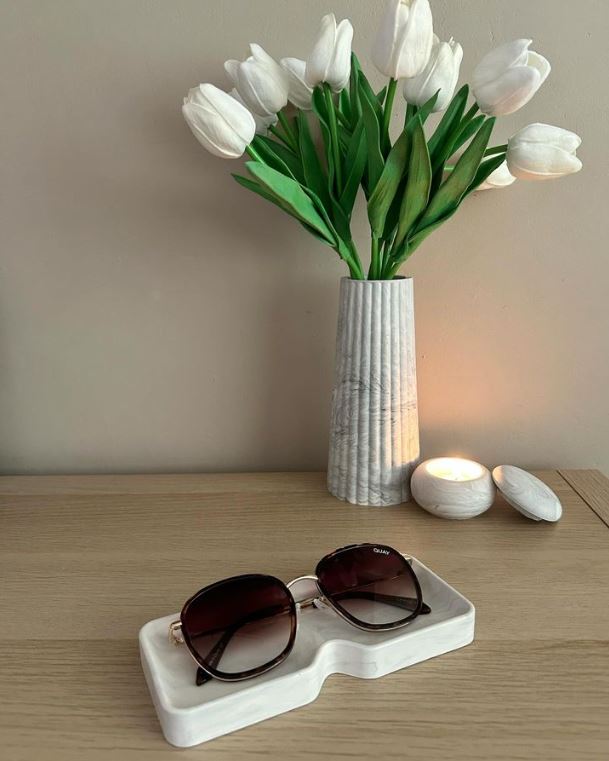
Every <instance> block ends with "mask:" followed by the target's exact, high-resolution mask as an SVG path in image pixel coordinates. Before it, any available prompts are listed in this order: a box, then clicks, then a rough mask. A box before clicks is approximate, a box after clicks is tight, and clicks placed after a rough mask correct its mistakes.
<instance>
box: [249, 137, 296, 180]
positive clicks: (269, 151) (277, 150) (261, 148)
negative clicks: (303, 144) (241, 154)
mask: <svg viewBox="0 0 609 761" xmlns="http://www.w3.org/2000/svg"><path fill="white" fill-rule="evenodd" d="M253 146H254V148H255V149H256V151H257V152H258V153H259V154H260V156H261V157H262V158H263V159H264V162H265V164H268V165H269V166H272V167H273V169H276V170H277V171H278V172H281V173H282V174H285V175H287V176H288V177H293V178H294V179H296V180H298V181H299V182H300V181H301V180H302V179H303V174H302V167H301V166H300V161H299V160H298V157H297V156H296V154H295V153H294V152H293V151H291V150H290V149H289V148H287V147H286V146H285V145H282V144H281V143H279V142H277V141H276V140H271V139H270V138H268V137H263V136H261V135H257V136H256V137H255V138H254V141H253Z"/></svg>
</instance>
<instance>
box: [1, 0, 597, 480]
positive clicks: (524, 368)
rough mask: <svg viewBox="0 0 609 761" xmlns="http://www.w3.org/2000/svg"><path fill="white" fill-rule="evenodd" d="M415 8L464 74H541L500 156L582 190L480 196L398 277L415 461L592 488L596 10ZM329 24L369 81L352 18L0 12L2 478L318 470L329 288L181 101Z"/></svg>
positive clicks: (321, 260) (56, 1)
mask: <svg viewBox="0 0 609 761" xmlns="http://www.w3.org/2000/svg"><path fill="white" fill-rule="evenodd" d="M432 5H433V8H434V11H435V19H436V29H437V31H438V33H439V34H440V35H441V36H443V37H447V36H449V35H451V34H452V35H454V36H455V37H456V38H457V39H458V40H460V41H461V42H462V43H463V46H464V48H465V61H464V66H463V75H464V76H468V75H469V74H470V73H471V71H472V68H473V66H474V65H475V63H476V61H477V59H478V58H479V57H480V56H481V55H482V54H483V53H484V52H486V51H487V50H488V49H490V48H491V47H493V46H494V45H495V44H497V43H498V42H500V41H503V40H507V39H510V38H515V37H521V36H530V37H533V38H534V39H535V44H536V47H537V49H539V50H540V51H542V52H543V53H545V54H546V55H547V56H548V57H549V58H550V60H551V61H552V63H553V66H554V70H553V73H552V76H551V78H550V80H549V81H548V83H547V84H546V86H545V87H544V88H543V90H542V91H541V92H540V93H539V95H538V96H537V97H536V98H535V99H534V101H533V102H532V103H531V104H529V106H528V107H527V108H526V109H525V110H524V111H522V112H521V113H519V114H516V115H515V116H513V117H510V118H508V119H506V120H504V121H503V122H502V123H501V124H500V126H499V129H498V137H499V138H502V137H507V136H508V135H509V134H510V133H511V132H512V131H513V130H514V129H515V128H516V127H517V126H521V125H524V124H526V123H529V122H532V121H547V122H550V123H556V124H559V125H563V126H566V127H570V128H572V129H574V130H576V131H577V132H578V133H580V134H581V135H582V136H583V139H584V145H583V147H582V149H581V156H582V159H583V160H584V163H585V170H584V171H583V172H582V173H581V174H580V175H578V176H576V177H572V178H568V179H566V180H563V181H562V182H559V183H554V184H547V185H542V184H540V185H537V186H534V185H524V184H522V185H519V186H518V185H517V186H515V187H513V188H511V189H509V190H507V191H503V192H500V193H497V194H490V193H488V194H484V195H480V196H477V197H474V198H473V199H472V200H471V201H469V202H468V203H467V207H468V208H465V209H462V210H461V212H460V214H459V215H458V217H457V218H456V219H455V220H454V221H452V222H451V223H449V224H448V225H446V227H445V228H444V229H443V230H442V231H441V232H439V233H437V234H436V235H435V236H433V237H432V238H430V239H429V240H428V242H427V243H426V244H425V245H424V247H422V248H421V249H420V250H419V251H418V253H417V254H416V257H415V258H414V259H413V261H412V264H411V265H410V266H409V267H408V269H407V274H409V275H412V276H414V277H415V278H416V281H415V283H416V301H417V342H418V361H419V391H420V414H421V427H422V444H423V449H424V454H428V455H431V454H437V453H446V452H452V451H459V452H464V453H468V454H470V455H472V456H474V457H476V458H479V459H480V460H483V461H485V462H487V463H489V464H496V463H499V462H511V463H514V464H524V465H528V466H531V467H535V466H553V465H562V466H570V467H577V466H586V467H600V468H602V469H604V470H605V472H607V473H609V419H608V417H609V416H608V411H609V403H608V400H607V394H608V389H609V351H608V349H609V345H608V343H609V342H608V333H609V330H608V328H609V309H608V304H607V289H608V283H609V252H608V251H607V231H608V227H609V207H608V200H607V189H608V188H607V176H608V151H607V103H608V102H609V98H608V96H609V93H608V87H607V71H608V70H609V53H608V48H607V45H606V40H605V38H606V31H607V26H608V23H609V4H608V3H606V2H600V0H581V1H580V2H579V3H577V4H574V3H572V2H569V3H567V2H562V0H560V1H559V0H461V1H460V2H459V1H458V0H432ZM328 10H335V11H336V13H337V15H339V16H344V15H348V16H349V17H350V18H351V19H352V21H353V23H354V25H355V27H356V43H355V44H356V49H357V51H358V52H359V53H360V54H361V57H362V59H363V60H364V63H365V64H366V65H367V66H369V61H368V56H367V52H368V48H369V46H370V42H371V29H372V27H374V26H376V19H377V17H378V12H379V2H371V0H351V2H348V1H347V0H332V1H331V2H330V1H329V0H323V2H321V1H320V0H307V2H299V1H297V0H256V1H255V2H252V0H230V2H228V0H162V1H161V0H98V1H97V2H93V0H53V1H52V2H51V0H37V1H34V0H2V3H1V4H0V56H1V58H2V60H1V62H0V71H1V72H2V76H1V77H0V79H1V81H2V84H1V87H2V91H1V101H0V102H1V103H2V116H1V117H0V144H1V150H2V170H1V171H2V175H1V176H2V181H1V182H2V186H1V189H2V199H1V214H2V218H1V220H0V231H1V232H0V235H1V238H2V254H1V260H0V421H1V422H0V430H1V434H0V470H1V471H3V472H17V471H19V472H40V471H53V472H54V471H57V472H69V471H143V470H182V469H202V470H216V469H222V470H233V469H272V468H303V469H309V468H321V467H323V466H324V463H325V458H326V436H327V421H328V412H329V393H330V388H331V383H332V363H333V351H334V347H333V342H334V332H335V319H336V309H337V305H336V298H337V288H338V278H339V277H340V276H341V275H342V274H343V270H342V268H341V266H340V263H339V262H338V261H335V260H334V259H333V257H332V253H331V252H329V250H328V249H325V248H323V247H321V246H320V245H318V244H317V243H316V242H315V241H314V240H313V239H311V238H309V237H308V236H307V234H306V233H305V232H304V231H302V230H301V228H299V227H298V226H297V225H295V224H294V223H292V221H291V220H289V219H288V218H285V217H284V216H282V214H281V213H280V212H279V211H276V210H275V209H274V208H272V207H270V206H267V205H265V204H264V203H263V202H262V201H260V200H259V199H258V198H256V197H254V196H253V195H250V194H248V193H246V192H245V191H244V190H242V189H241V188H239V187H238V186H237V185H236V184H235V183H234V182H233V180H232V179H231V177H230V175H229V171H231V170H232V171H234V170H235V169H237V167H238V164H237V163H235V164H230V165H229V164H227V163H225V162H222V161H221V160H218V159H215V158H212V157H211V156H209V155H207V154H206V153H205V152H204V151H203V149H201V148H200V147H199V146H198V144H197V143H196V142H195V141H194V139H193V138H192V136H191V135H190V133H189V131H188V129H187V128H186V126H185V124H184V123H183V121H182V118H181V114H180V103H181V98H182V96H183V94H184V93H185V92H186V90H187V88H188V87H189V86H192V85H194V84H195V83H197V82H199V81H201V80H203V81H206V80H211V81H214V82H217V83H220V84H222V85H226V84H227V81H226V79H225V77H224V75H223V71H222V62H223V61H224V59H225V58H229V57H238V56H241V55H243V54H244V53H245V50H246V44H247V43H248V42H250V41H259V42H261V43H263V44H264V45H265V46H266V47H268V49H269V51H270V52H272V53H273V54H275V55H277V56H284V55H297V56H304V55H306V53H307V50H308V46H309V44H310V42H311V40H312V39H313V36H314V34H315V31H316V28H317V25H318V21H319V17H320V16H321V15H322V13H324V12H326V11H328ZM365 231H366V227H365V224H364V215H363V214H361V215H360V223H359V224H358V239H359V240H360V242H361V244H362V246H363V245H366V238H365Z"/></svg>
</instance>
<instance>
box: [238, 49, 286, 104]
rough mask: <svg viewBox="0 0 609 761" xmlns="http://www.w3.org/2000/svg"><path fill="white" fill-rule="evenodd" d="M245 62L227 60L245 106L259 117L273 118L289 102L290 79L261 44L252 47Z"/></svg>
mask: <svg viewBox="0 0 609 761" xmlns="http://www.w3.org/2000/svg"><path fill="white" fill-rule="evenodd" d="M250 50H251V52H252V54H251V56H250V57H249V58H248V59H247V60H245V61H234V60H231V61H226V63H225V64H224V68H225V70H226V72H227V74H228V75H229V77H230V78H231V79H232V81H233V84H234V85H235V88H236V89H237V92H238V93H239V95H240V96H241V98H242V99H243V102H244V103H245V105H246V106H247V107H248V108H249V109H250V111H252V112H253V113H255V114H258V115H259V116H274V115H275V114H276V113H278V112H279V111H281V109H282V108H284V107H285V106H286V105H287V103H288V77H287V74H286V73H285V71H284V70H283V69H282V68H281V66H280V65H279V64H278V63H277V61H275V59H274V58H272V57H271V56H270V55H269V54H268V53H267V52H266V51H265V50H264V49H263V48H261V47H260V45H256V44H252V45H250Z"/></svg>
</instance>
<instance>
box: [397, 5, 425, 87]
mask: <svg viewBox="0 0 609 761" xmlns="http://www.w3.org/2000/svg"><path fill="white" fill-rule="evenodd" d="M433 37H434V34H433V17H432V14H431V7H430V5H429V0H413V2H412V4H411V6H410V13H409V15H408V20H407V21H406V25H405V27H404V29H403V31H402V36H401V40H400V43H401V44H400V50H399V64H398V72H397V73H398V76H399V77H400V78H401V77H416V76H417V74H420V73H421V72H422V71H423V70H424V69H425V67H426V66H427V63H428V61H429V56H430V55H431V50H432V46H433Z"/></svg>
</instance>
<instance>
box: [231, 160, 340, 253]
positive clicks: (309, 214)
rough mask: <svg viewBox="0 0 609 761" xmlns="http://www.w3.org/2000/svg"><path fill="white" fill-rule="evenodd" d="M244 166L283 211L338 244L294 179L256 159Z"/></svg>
mask: <svg viewBox="0 0 609 761" xmlns="http://www.w3.org/2000/svg"><path fill="white" fill-rule="evenodd" d="M246 166H247V168H248V171H249V172H250V173H251V174H252V175H253V176H254V177H255V178H256V180H258V182H259V184H260V185H262V186H263V188H265V189H266V190H268V191H270V192H271V193H272V194H273V195H274V196H276V197H277V199H278V201H279V204H280V205H281V207H282V208H283V209H284V210H285V211H287V212H288V213H289V214H291V215H292V216H294V217H296V218H297V219H299V220H300V221H301V222H304V223H305V224H307V225H309V226H310V227H312V228H313V229H314V230H316V231H317V232H318V233H319V234H320V235H322V236H323V237H324V238H326V240H327V241H329V242H330V243H331V244H332V245H334V246H336V245H338V241H337V240H336V238H335V236H334V234H333V233H332V231H331V230H330V229H329V228H328V225H327V224H326V223H325V222H324V220H323V219H322V217H321V216H320V215H319V213H318V212H317V210H316V208H315V205H314V203H313V201H312V200H311V198H310V197H309V196H308V195H307V193H306V192H305V191H304V189H303V188H302V187H301V186H300V185H299V184H298V183H297V182H296V180H293V179H291V178H290V177H286V176H285V175H283V174H281V172H278V171H277V170H276V169H273V168H272V167H269V166H266V165H264V164H261V163H260V162H257V161H248V162H247V163H246Z"/></svg>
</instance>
